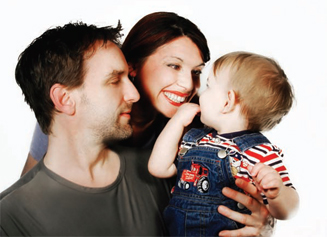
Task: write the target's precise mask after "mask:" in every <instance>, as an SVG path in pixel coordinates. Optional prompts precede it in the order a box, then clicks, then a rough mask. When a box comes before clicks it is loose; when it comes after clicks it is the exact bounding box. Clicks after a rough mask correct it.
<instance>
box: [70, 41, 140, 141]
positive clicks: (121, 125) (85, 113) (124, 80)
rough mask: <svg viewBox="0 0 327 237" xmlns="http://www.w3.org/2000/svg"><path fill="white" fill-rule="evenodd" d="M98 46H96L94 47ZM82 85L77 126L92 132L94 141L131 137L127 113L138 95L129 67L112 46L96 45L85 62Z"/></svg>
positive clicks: (109, 44)
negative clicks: (78, 124)
mask: <svg viewBox="0 0 327 237" xmlns="http://www.w3.org/2000/svg"><path fill="white" fill-rule="evenodd" d="M96 46H97V45H96ZM84 68H85V76H84V83H83V85H82V86H81V88H80V89H78V91H79V92H78V93H79V94H80V96H79V98H80V100H79V102H78V105H77V106H79V107H77V110H76V111H77V113H79V115H80V118H81V120H80V122H81V124H80V126H84V128H86V129H88V130H90V131H91V134H92V135H93V136H94V137H95V138H96V140H95V141H96V142H100V143H108V142H111V141H115V140H121V139H125V138H127V137H129V136H130V135H131V134H132V127H131V125H130V113H131V109H132V104H133V103H134V102H136V101H138V100H139V93H138V92H137V90H136V88H135V87H134V85H133V84H132V83H131V81H130V80H129V78H128V66H127V63H126V60H125V58H124V56H123V54H122V52H121V50H120V49H119V48H118V47H117V46H116V45H115V44H113V43H111V42H110V43H107V44H106V45H105V46H102V44H99V47H97V49H96V50H95V51H94V53H93V55H92V56H91V57H89V58H87V59H86V60H85V62H84Z"/></svg>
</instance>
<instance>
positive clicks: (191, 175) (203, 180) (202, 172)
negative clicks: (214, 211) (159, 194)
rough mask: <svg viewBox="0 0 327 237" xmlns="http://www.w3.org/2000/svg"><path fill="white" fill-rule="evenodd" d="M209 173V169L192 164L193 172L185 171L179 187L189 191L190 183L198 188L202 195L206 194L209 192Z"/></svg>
mask: <svg viewBox="0 0 327 237" xmlns="http://www.w3.org/2000/svg"><path fill="white" fill-rule="evenodd" d="M208 173H209V171H208V169H207V168H204V167H203V166H201V165H199V164H194V163H193V162H192V165H191V170H183V172H182V177H181V178H180V180H179V181H178V187H179V188H182V189H184V190H188V189H189V188H190V186H191V184H190V183H193V186H194V187H197V190H198V191H199V192H200V193H206V192H208V190H209V179H208Z"/></svg>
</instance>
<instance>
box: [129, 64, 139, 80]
mask: <svg viewBox="0 0 327 237" xmlns="http://www.w3.org/2000/svg"><path fill="white" fill-rule="evenodd" d="M136 74H137V73H136V67H135V65H133V64H131V63H129V64H128V75H130V76H131V77H136Z"/></svg>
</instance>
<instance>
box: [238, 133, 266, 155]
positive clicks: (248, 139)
mask: <svg viewBox="0 0 327 237" xmlns="http://www.w3.org/2000/svg"><path fill="white" fill-rule="evenodd" d="M233 141H234V142H235V143H236V145H237V146H238V147H239V148H240V149H241V151H242V152H244V151H246V150H248V149H250V148H251V147H254V146H258V145H261V144H264V143H270V141H269V140H268V139H267V138H266V137H265V136H264V135H262V134H261V133H259V132H258V133H250V134H244V135H242V136H239V137H235V138H234V139H233Z"/></svg>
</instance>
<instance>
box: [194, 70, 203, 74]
mask: <svg viewBox="0 0 327 237" xmlns="http://www.w3.org/2000/svg"><path fill="white" fill-rule="evenodd" d="M201 73H202V71H201V70H194V71H193V74H194V75H201Z"/></svg>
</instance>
